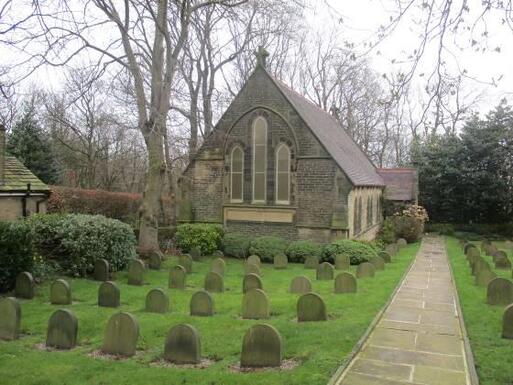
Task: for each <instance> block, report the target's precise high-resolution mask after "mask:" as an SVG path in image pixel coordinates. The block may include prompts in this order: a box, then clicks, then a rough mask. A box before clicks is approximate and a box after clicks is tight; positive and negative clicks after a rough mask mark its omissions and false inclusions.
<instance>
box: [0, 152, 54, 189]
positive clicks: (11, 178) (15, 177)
mask: <svg viewBox="0 0 513 385" xmlns="http://www.w3.org/2000/svg"><path fill="white" fill-rule="evenodd" d="M4 167H5V168H4V180H3V183H2V181H0V192H13V191H26V190H27V184H28V183H30V190H31V191H39V192H47V191H49V188H48V186H47V185H46V184H44V183H43V182H41V180H40V179H39V178H38V177H37V176H35V175H34V174H32V172H31V171H30V170H29V169H28V168H27V167H25V166H24V165H23V163H21V162H20V161H19V160H18V159H16V158H15V157H13V156H6V157H5V166H4Z"/></svg>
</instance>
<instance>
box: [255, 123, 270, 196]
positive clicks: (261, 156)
mask: <svg viewBox="0 0 513 385" xmlns="http://www.w3.org/2000/svg"><path fill="white" fill-rule="evenodd" d="M266 171H267V121H266V120H265V119H264V118H263V117H261V116H259V117H258V118H256V119H255V121H254V122H253V203H265V200H266V186H267V175H266V174H267V173H266Z"/></svg>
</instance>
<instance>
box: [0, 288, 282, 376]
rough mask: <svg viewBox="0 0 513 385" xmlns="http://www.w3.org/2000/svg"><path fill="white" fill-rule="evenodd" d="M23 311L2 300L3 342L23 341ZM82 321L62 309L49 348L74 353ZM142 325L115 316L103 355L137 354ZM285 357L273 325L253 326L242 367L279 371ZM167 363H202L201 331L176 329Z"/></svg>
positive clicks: (0, 323) (50, 331)
mask: <svg viewBox="0 0 513 385" xmlns="http://www.w3.org/2000/svg"><path fill="white" fill-rule="evenodd" d="M20 325H21V307H20V304H19V302H18V300H17V299H16V298H12V297H6V298H2V299H0V339H3V340H15V339H17V338H18V337H19V334H20ZM77 336H78V319H77V317H76V316H75V314H74V313H73V312H72V311H71V310H68V309H58V310H56V311H55V312H54V313H53V314H52V315H51V317H50V319H49V321H48V328H47V334H46V346H47V347H50V348H56V349H65V350H67V349H72V348H74V347H75V346H76V345H77ZM138 339H139V324H138V322H137V319H136V318H135V317H134V316H133V315H132V314H130V313H126V312H120V313H117V314H114V315H113V316H112V317H111V318H110V319H109V321H108V323H107V327H106V329H105V335H104V338H103V344H102V348H101V351H102V352H103V353H105V354H112V355H117V356H123V357H131V356H133V355H134V354H135V352H136V348H137V342H138ZM282 357H283V347H282V337H281V336H280V334H279V333H278V331H277V330H276V329H275V328H274V327H273V326H271V325H268V324H260V325H253V326H252V327H251V328H250V329H249V330H248V331H247V332H246V334H245V335H244V338H243V342H242V351H241V366H242V367H276V366H280V365H281V361H282ZM164 359H165V360H166V361H169V362H172V363H175V364H198V363H200V362H201V341H200V336H199V333H198V331H197V330H196V329H195V328H194V327H193V326H191V325H189V324H179V325H175V326H173V327H172V328H171V329H170V330H169V332H168V334H167V336H166V339H165V342H164Z"/></svg>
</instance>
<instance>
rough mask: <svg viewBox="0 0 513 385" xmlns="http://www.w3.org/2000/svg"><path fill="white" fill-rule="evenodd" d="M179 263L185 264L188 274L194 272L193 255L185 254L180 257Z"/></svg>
mask: <svg viewBox="0 0 513 385" xmlns="http://www.w3.org/2000/svg"><path fill="white" fill-rule="evenodd" d="M178 264H179V265H180V266H183V267H184V269H185V272H186V273H187V274H190V273H192V257H191V256H190V255H189V254H183V255H180V256H179V257H178Z"/></svg>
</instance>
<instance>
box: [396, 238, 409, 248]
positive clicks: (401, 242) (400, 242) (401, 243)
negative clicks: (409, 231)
mask: <svg viewBox="0 0 513 385" xmlns="http://www.w3.org/2000/svg"><path fill="white" fill-rule="evenodd" d="M407 244H408V242H406V239H404V238H399V239H398V240H397V246H399V247H404V246H406V245H407Z"/></svg>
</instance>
